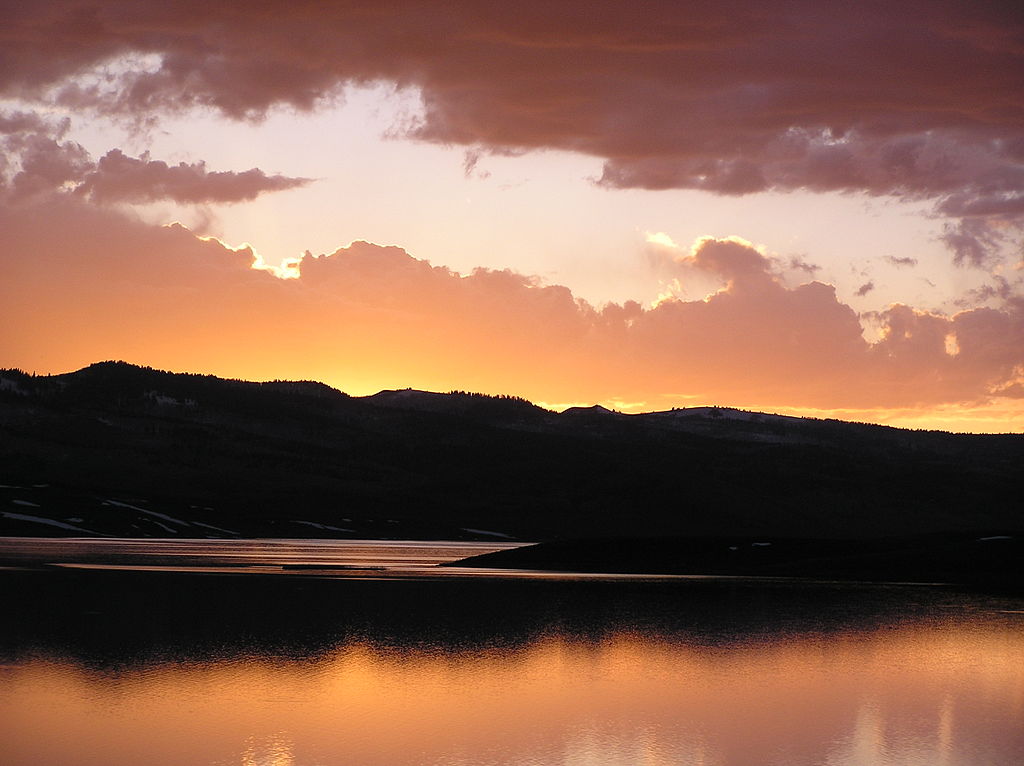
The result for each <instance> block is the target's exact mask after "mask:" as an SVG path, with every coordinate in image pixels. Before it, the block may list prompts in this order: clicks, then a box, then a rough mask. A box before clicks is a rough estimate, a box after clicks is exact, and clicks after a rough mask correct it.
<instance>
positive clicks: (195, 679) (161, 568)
mask: <svg viewBox="0 0 1024 766" xmlns="http://www.w3.org/2000/svg"><path fill="white" fill-rule="evenodd" d="M179 542H180V541H179ZM38 544H39V545H42V546H44V547H45V546H57V548H46V557H48V558H49V559H55V558H58V557H59V544H58V543H57V542H54V541H48V542H44V543H38ZM104 544H106V545H108V546H112V545H115V543H111V542H106V543H101V544H99V545H104ZM128 544H129V545H130V546H135V549H134V552H133V551H128V550H126V549H124V548H121V549H119V550H118V551H117V556H111V555H109V553H110V552H111V551H112V550H113V549H112V548H108V549H105V550H106V551H107V552H106V553H104V554H103V555H100V554H98V553H96V546H93V547H92V548H91V550H92V553H89V552H88V551H85V552H83V550H82V549H77V552H71V553H69V558H71V559H77V561H75V562H65V563H72V564H74V566H61V567H56V568H50V569H48V570H47V571H21V570H17V569H9V570H7V571H4V572H0V579H2V581H3V582H4V587H3V589H2V591H0V592H2V608H3V610H4V619H3V621H2V622H0V662H2V665H0V679H2V680H0V722H2V723H0V753H3V756H2V762H3V763H4V764H5V766H28V765H29V764H31V765H32V766H38V765H39V764H55V765H57V764H59V765H60V766H100V765H101V764H102V765H103V766H122V765H123V766H128V765H129V764H131V765H132V766H136V765H137V764H147V765H152V766H163V765H164V764H166V765H167V766H170V765H171V764H174V765H175V766H182V765H190V766H197V765H201V764H208V765H210V766H214V765H217V766H227V765H229V764H230V765H232V766H257V765H259V766H314V765H321V764H322V765H325V766H326V765H327V764H360V765H365V766H376V765H378V764H379V765H381V766H384V765H387V766H402V765H404V764H423V765H425V766H426V765H429V766H479V765H488V764H494V765H495V766H497V765H498V764H501V765H505V764H510V765H511V764H516V765H517V766H519V765H524V766H525V765H529V766H533V765H536V766H546V765H547V764H559V765H565V766H612V765H615V766H619V765H621V766H638V765H649V766H666V765H668V764H673V765H674V764H680V765H684V764H685V765H688V766H697V765H698V764H700V765H703V766H766V765H776V764H777V765H778V766H800V765H802V764H807V765H808V766H811V765H812V764H813V765H814V766H818V765H821V764H828V765H830V766H896V765H897V764H898V765H899V766H906V765H908V764H920V765H921V766H980V765H982V764H986V765H989V764H992V765H996V766H1002V765H1004V764H1005V765H1006V766H1011V765H1013V764H1019V763H1024V726H1022V724H1021V722H1022V721H1024V600H1022V599H1020V598H1013V597H998V596H985V595H978V594H971V593H966V592H960V591H957V590H954V589H948V588H937V587H930V588H926V587H905V586H904V587H892V586H888V587H887V586H858V585H835V584H833V585H828V584H816V585H815V584H811V585H809V584H800V583H757V582H753V581H742V580H726V579H705V580H701V579H687V578H664V579H644V578H601V577H595V576H589V577H586V578H576V577H573V576H571V575H559V576H551V577H522V578H518V577H515V576H514V575H512V574H511V573H501V576H497V575H494V576H490V577H488V576H486V575H483V576H459V575H458V573H457V572H456V574H446V575H443V576H436V577H434V576H429V575H425V576H420V570H421V569H422V570H430V569H432V565H431V564H429V563H425V559H426V558H428V556H427V555H426V554H424V553H423V551H422V550H421V549H419V548H416V546H417V545H419V544H405V543H397V546H398V548H399V549H400V552H399V553H395V552H394V547H392V548H390V549H388V550H387V551H384V550H380V551H373V550H371V549H372V548H373V545H372V544H369V543H359V545H361V546H364V548H363V550H362V551H361V553H360V556H361V558H360V559H359V562H360V563H359V564H358V566H361V567H363V568H362V569H359V570H344V569H341V570H336V571H331V570H330V569H329V567H333V566H354V565H353V564H351V558H346V556H348V555H349V554H348V553H339V550H340V549H338V548H331V546H330V545H329V544H326V543H325V544H319V543H315V542H311V541H302V542H296V543H290V542H289V541H278V543H277V544H276V545H275V544H267V543H266V542H265V541H258V542H255V541H253V542H252V543H251V548H252V549H251V550H246V551H245V555H244V556H240V557H239V558H238V559H229V560H226V561H225V560H218V561H214V560H213V559H212V558H211V557H210V556H205V557H204V556H203V555H200V554H201V553H202V552H203V551H204V550H205V551H206V552H207V553H209V550H210V549H208V548H203V546H199V545H198V541H197V546H193V547H191V548H189V550H188V551H187V552H186V553H183V554H182V555H185V556H188V557H191V558H188V559H187V561H181V560H177V561H176V560H175V555H174V554H173V552H172V551H169V549H167V548H160V546H159V544H154V543H151V542H147V541H129V543H128ZM216 545H221V546H223V545H228V546H229V548H228V551H227V552H228V553H230V552H231V551H232V550H234V551H236V552H239V553H241V552H242V551H243V549H242V548H230V545H231V544H226V543H224V542H217V543H216ZM337 545H340V543H337ZM367 545H369V549H367V548H365V546H367ZM386 545H390V546H395V545H396V544H395V543H388V544H386ZM458 545H464V544H462V543H459V544H458ZM154 546H155V547H154ZM295 546H298V547H295ZM302 546H313V548H312V553H317V552H318V556H319V557H314V560H308V559H309V555H311V552H310V550H306V552H305V553H304V554H302V555H298V553H297V551H299V550H300V549H302ZM86 547H89V546H86ZM470 547H471V548H474V549H475V546H472V545H471V546H470ZM487 547H488V548H489V549H492V550H493V549H495V546H489V545H488V546H487ZM497 547H501V546H500V545H498V546H497ZM147 548H148V549H149V550H150V553H149V554H148V555H147V553H146V549H147ZM261 549H262V550H264V551H265V550H267V549H270V550H271V551H272V552H271V553H265V554H258V551H259V550H261ZM328 549H329V550H328ZM69 550H70V549H69ZM389 551H390V552H389ZM5 553H6V557H7V560H8V563H10V558H11V556H12V554H11V546H8V548H7V549H6V551H5ZM223 553H224V551H221V552H220V553H219V554H218V555H221V554H223ZM293 553H295V554H296V556H295V557H290V556H291V554H293ZM350 553H351V551H350ZM392 553H394V555H397V556H399V559H401V558H402V557H405V559H404V561H402V560H399V561H398V562H397V563H396V560H395V559H394V558H389V556H391V554H392ZM450 553H451V549H449V548H447V547H446V546H445V545H443V544H441V545H439V547H438V550H437V551H435V553H434V554H431V555H432V558H430V560H431V561H434V560H438V559H439V560H448V559H449V554H450ZM284 554H287V555H286V556H284V557H283V558H282V556H283V555H284ZM211 555H212V554H211ZM133 556H134V557H135V558H132V557H133ZM154 556H163V557H164V558H163V559H161V563H154V561H156V560H157V559H155V558H154ZM253 556H255V558H253ZM126 557H127V558H126ZM83 558H84V559H88V560H86V561H83V560H82V559H83ZM111 558H114V559H117V561H116V562H114V563H111V562H109V561H106V562H105V559H111ZM282 561H285V563H292V564H297V565H299V566H300V568H299V569H295V570H287V569H282V568H281V566H282ZM346 561H347V562H349V563H345V562H346ZM389 561H390V562H391V563H388V562H389ZM274 562H276V563H274ZM51 563H56V562H51ZM306 565H313V566H312V567H311V568H307V567H306ZM110 566H113V567H120V568H118V569H111V568H109V567H110ZM321 566H326V567H328V569H322V568H321ZM378 566H380V567H383V568H382V569H379V570H375V569H370V568H368V567H378ZM275 567H277V568H276V569H275ZM126 568H127V569H126ZM395 570H403V571H402V572H396V571H395Z"/></svg>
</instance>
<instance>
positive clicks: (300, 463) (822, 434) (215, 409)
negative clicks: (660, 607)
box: [0, 362, 1024, 540]
mask: <svg viewBox="0 0 1024 766" xmlns="http://www.w3.org/2000/svg"><path fill="white" fill-rule="evenodd" d="M0 436H2V437H3V438H2V441H0V459H2V462H0V484H2V485H5V486H4V487H0V513H2V514H3V515H2V516H0V534H14V535H19V534H97V535H115V536H147V535H150V536H187V535H192V536H205V535H207V534H208V535H210V536H255V537H267V536H277V537H288V536H293V537H300V536H314V535H316V536H350V537H371V538H372V537H381V538H392V539H393V538H398V537H411V538H419V539H431V538H442V537H443V538H449V539H480V538H481V536H486V535H489V534H494V533H497V534H502V535H508V536H510V537H512V538H516V539H527V540H531V539H564V538H569V537H578V536H581V535H582V536H588V535H592V536H620V535H632V536H636V535H641V536H644V535H706V534H733V533H748V534H767V533H771V534H776V535H794V534H800V533H807V534H815V535H821V536H828V537H836V536H839V537H851V536H852V537H863V536H870V535H877V534H903V533H916V532H919V531H926V532H930V531H936V530H937V531H944V530H950V529H984V530H1005V529H1024V522H1022V520H1021V518H1020V517H1021V511H1020V501H1019V489H1018V484H1019V475H1020V473H1021V468H1022V467H1024V436H1021V435H1013V434H1010V435H978V434H950V433H946V432H941V431H909V430H906V429H898V428H893V427H889V426H877V425H870V424H856V423H844V422H842V421H833V420H816V419H801V418H792V417H789V416H778V415H770V414H767V413H747V412H744V411H741V410H734V409H731V408H724V407H709V408H694V409H693V410H692V411H691V410H690V409H683V410H668V411H662V412H653V413H643V414H636V415H624V414H621V413H614V412H611V411H609V410H606V409H605V408H603V407H598V406H595V407H590V408H570V409H569V410H567V411H565V412H562V413H556V412H552V411H550V410H546V409H544V408H542V407H539V406H537V405H535V404H532V403H530V402H528V401H526V400H525V399H521V398H518V397H509V396H505V397H500V396H499V397H495V396H489V395H484V394H471V393H467V392H463V391H453V392H449V393H435V392H420V391H415V390H412V389H406V390H398V391H385V392H380V393H378V394H375V395H372V396H368V397H353V396H349V395H348V394H345V393H343V392H341V391H338V390H337V389H334V388H332V387H330V386H326V385H324V384H322V383H317V382H315V381H270V382H265V383H254V382H249V381H238V380H225V379H221V378H217V377H215V376H212V375H198V374H192V373H170V372H164V371H160V370H154V369H152V368H146V367H138V366H136V365H130V364H127V363H124V362H102V363H97V364H94V365H90V366H88V367H86V368H83V369H82V370H78V371H76V372H72V373H65V374H63V375H54V376H31V375H28V374H26V373H24V372H21V371H17V370H0ZM43 484H45V485H48V487H37V486H34V485H43ZM124 506H129V507H128V508H126V507H124ZM132 507H134V508H135V509H136V510H134V511H133V510H131V508H132ZM161 515H162V516H161ZM162 517H167V518H162ZM168 518H169V519H171V520H172V521H168ZM76 520H77V521H76ZM173 520H177V521H179V522H181V523H180V524H179V523H176V522H175V521H173Z"/></svg>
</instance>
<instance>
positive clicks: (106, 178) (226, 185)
mask: <svg viewBox="0 0 1024 766" xmlns="http://www.w3.org/2000/svg"><path fill="white" fill-rule="evenodd" d="M66 130H67V125H66V123H60V124H58V125H53V124H51V123H49V122H47V121H46V120H44V119H42V118H41V117H39V116H38V115H35V114H32V113H27V112H16V113H3V112H0V147H3V149H4V151H5V162H6V165H5V166H0V191H2V189H3V186H4V185H6V186H7V196H8V198H9V200H13V201H18V200H25V199H29V198H32V197H36V196H39V195H46V194H54V193H61V192H70V193H75V194H79V195H82V196H84V197H87V198H88V199H90V200H92V201H94V202H98V203H112V202H132V203H140V202H142V203H144V202H154V201H158V200H172V201H174V202H179V203H182V204H213V203H233V202H243V201H247V200H252V199H255V198H256V197H257V196H259V195H261V194H265V193H267V192H275V191H283V190H286V189H294V188H298V187H301V186H305V185H306V184H308V183H310V182H311V179H308V178H290V177H287V176H282V175H267V174H266V173H264V172H263V171H262V170H260V169H259V168H253V169H251V170H246V171H244V172H241V173H235V172H216V171H209V170H207V169H206V163H204V162H202V161H200V162H194V163H191V164H189V163H184V162H181V163H179V164H177V165H168V164H167V163H165V162H162V161H160V160H153V159H150V157H149V154H148V153H143V155H142V156H141V157H139V158H135V157H129V156H128V155H126V154H124V152H122V151H121V150H120V149H112V150H111V151H109V152H107V153H106V154H105V155H104V156H103V157H101V158H100V159H99V162H93V160H92V158H91V157H90V155H89V153H88V152H87V151H86V150H85V149H84V148H83V147H82V146H80V145H79V144H77V143H75V142H73V141H63V140H61V139H62V138H63V134H64V132H65V131H66ZM4 176H8V177H9V181H7V183H6V184H3V179H4Z"/></svg>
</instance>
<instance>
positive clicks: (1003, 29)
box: [0, 0, 1024, 264]
mask: <svg viewBox="0 0 1024 766" xmlns="http://www.w3.org/2000/svg"><path fill="white" fill-rule="evenodd" d="M2 8H3V17H4V19H5V24H4V32H3V41H4V45H3V46H2V52H0V94H3V95H7V96H15V97H27V98H31V97H35V98H47V99H51V100H53V99H55V100H57V101H60V102H62V103H64V104H67V105H70V106H72V107H75V108H89V107H98V108H102V109H103V110H105V111H106V112H110V111H115V112H121V113H125V114H134V115H140V114H152V113H155V112H158V111H160V110H175V109H186V108H191V107H196V106H200V107H211V108H215V109H218V110H220V111H221V112H223V113H224V114H227V115H230V116H232V117H236V118H240V119H245V118H258V117H260V116H261V115H263V114H265V113H266V111H267V110H268V109H269V108H272V107H273V106H274V105H277V104H287V105H290V106H292V107H296V108H299V109H311V108H314V107H315V106H316V105H317V104H319V103H322V102H324V101H325V100H329V99H331V98H332V97H334V96H335V95H336V94H337V93H338V92H339V88H340V87H341V86H342V84H343V83H346V82H359V83H366V82H371V81H377V80H387V81H391V82H394V83H397V84H398V85H400V86H415V87H418V88H419V89H421V92H422V95H423V103H424V109H425V111H424V114H423V119H422V120H421V121H420V122H419V123H418V124H416V125H414V126H413V127H412V128H411V129H410V133H411V134H412V135H415V136H416V137H418V138H421V139H423V140H430V141H439V142H445V143H457V144H463V145H466V146H467V147H471V148H472V150H473V151H478V150H480V149H487V150H509V149H529V148H557V149H565V150H570V151H579V152H585V153H588V154H591V155H593V156H597V157H601V158H604V159H605V160H606V163H605V167H604V171H603V175H602V178H601V183H603V184H605V185H607V186H612V187H642V188H649V189H662V188H690V189H702V190H706V191H708V192H712V193H715V194H729V195H740V194H749V193H752V192H758V191H764V190H776V191H786V190H791V189H809V190H814V191H826V190H827V191H844V192H861V193H867V194H872V195H892V196H895V197H898V198H900V199H912V200H921V199H930V200H934V201H935V202H936V208H935V212H936V214H937V215H939V216H944V217H947V218H953V219H956V220H957V221H962V222H963V224H953V228H952V229H951V230H950V232H949V233H948V236H947V242H948V243H949V245H950V247H951V248H953V250H954V252H955V253H956V257H957V260H958V262H960V263H964V264H984V263H987V262H989V261H990V260H991V259H992V257H993V250H994V249H995V248H998V247H999V246H1000V245H1001V242H1000V241H999V240H998V238H996V237H993V236H992V235H991V234H990V233H984V232H982V231H981V229H980V228H979V227H980V226H981V225H982V224H984V225H986V226H988V227H989V228H990V229H991V228H992V227H993V226H1005V225H1006V224H1007V223H1011V224H1014V225H1015V224H1016V223H1018V222H1019V221H1020V220H1021V217H1022V215H1024V212H1022V205H1024V203H1022V199H1024V125H1022V122H1021V115H1022V113H1024V96H1022V94H1024V79H1022V75H1021V72H1024V52H1022V49H1021V47H1020V40H1021V37H1022V34H1024V13H1022V12H1021V10H1020V7H1019V3H1011V2H998V1H993V2H977V1H975V0H971V1H970V2H968V1H967V0H949V1H948V2H941V3H936V2H933V1H932V0H910V1H909V2H904V3H891V2H887V3H882V2H873V1H871V0H869V1H868V2H867V3H857V4H830V5H829V7H828V9H827V12H824V11H823V10H822V6H821V4H820V2H818V1H817V0H783V1H781V2H771V3H764V2H751V1H749V0H748V1H746V2H744V1H742V0H715V1H714V2H710V1H704V0H700V1H698V2H688V3H683V4H681V3H678V2H674V1H669V0H665V1H664V2H656V3H644V4H639V5H629V4H624V3H615V4H601V5H600V6H596V5H595V4H594V3H592V2H583V0H566V1H565V2H560V3H558V8H557V9H552V7H551V4H550V3H530V2H527V3H518V4H515V5H510V4H508V3H506V2H498V1H497V0H482V1H480V0H456V1H455V2H451V3H445V4H443V5H441V6H438V5H429V6H425V5H424V4H422V3H419V2H413V1H412V0H389V1H388V2H381V3H374V4H370V5H366V4H361V3H356V4H323V3H313V2H306V0H300V1H299V2H298V3H296V2H288V3H285V2H282V1H281V0H270V1H269V2H264V3H260V4H258V5H256V6H253V5H252V4H251V3H241V2H239V1H238V0H226V2H219V3H197V2H180V3H164V2H155V0H131V2H128V0H103V2H100V0H38V1H37V2H33V3H18V2H13V1H12V0H8V1H7V2H4V3H3V5H2ZM129 55H133V56H135V57H141V59H144V60H145V61H146V62H148V63H147V64H146V65H145V66H127V65H125V64H123V63H121V64H119V63H118V62H119V61H124V60H126V59H124V58H121V59H119V58H118V57H125V56H129ZM470 164H471V163H470ZM979 222H980V223H979Z"/></svg>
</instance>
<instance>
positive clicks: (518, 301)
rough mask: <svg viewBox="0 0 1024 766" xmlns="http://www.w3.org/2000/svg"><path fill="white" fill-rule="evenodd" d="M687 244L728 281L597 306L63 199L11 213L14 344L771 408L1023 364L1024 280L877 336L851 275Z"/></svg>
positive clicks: (44, 356)
mask: <svg viewBox="0 0 1024 766" xmlns="http://www.w3.org/2000/svg"><path fill="white" fill-rule="evenodd" d="M55 221H56V222H59V223H58V224H57V225H55V223H54V222H55ZM684 258H685V259H686V261H687V268H689V269H693V270H696V271H699V272H701V273H702V274H704V275H705V277H707V278H713V279H715V280H717V282H718V283H719V284H720V285H721V287H720V289H719V290H718V291H717V292H714V293H713V294H712V295H710V296H708V297H707V298H705V299H703V300H679V299H668V300H665V301H662V302H661V303H659V304H658V305H657V306H656V307H653V308H643V307H642V306H640V305H639V304H637V303H634V302H630V303H627V304H625V305H618V304H611V305H608V306H606V307H603V308H600V309H598V308H595V307H594V306H591V305H589V304H587V303H586V302H584V301H581V300H579V299H577V298H575V297H574V296H573V295H572V293H571V292H570V291H569V290H568V289H566V288H565V287H560V286H557V285H545V284H542V283H541V282H539V281H538V280H537V279H535V278H531V277H527V276H524V275H521V274H517V273H515V272H512V271H494V270H488V269H478V270H476V271H474V272H472V273H471V274H468V275H460V274H457V273H454V272H452V271H450V270H448V269H446V268H443V267H438V266H433V265H431V264H429V263H427V262H425V261H421V260H418V259H416V258H414V257H412V256H410V255H409V254H408V253H406V252H405V251H404V250H402V249H400V248H397V247H380V246H377V245H372V244H368V243H365V242H357V243H354V244H352V245H351V246H349V247H346V248H341V249H339V250H337V251H335V252H334V253H331V254H329V255H321V256H314V255H311V254H306V255H305V256H304V257H303V258H302V260H301V262H300V263H299V264H298V266H297V270H298V273H299V276H298V277H297V278H295V279H289V280H282V279H278V278H276V277H274V276H273V275H271V274H270V273H268V272H266V271H263V270H259V269H254V268H252V267H253V265H254V263H255V255H254V254H253V253H252V251H250V250H248V249H237V250H236V249H231V248H230V247H227V246H226V245H224V244H222V243H220V242H218V241H216V240H204V239H201V238H198V237H196V236H195V235H193V234H192V233H191V232H189V231H188V230H187V229H184V228H183V227H181V226H170V227H154V226H149V225H146V224H143V223H140V222H138V221H135V220H133V219H131V218H128V217H126V216H125V215H122V214H119V213H116V212H115V211H114V210H112V209H107V208H99V207H95V206H91V205H86V204H83V202H82V201H81V200H79V199H76V198H74V197H71V196H64V197H59V198H48V199H46V200H43V201H40V202H37V203H34V204H26V205H24V206H22V207H21V208H19V209H18V210H17V211H15V210H13V209H12V208H7V209H5V210H0V267H2V269H3V273H4V275H5V279H4V280H3V281H0V302H2V303H3V305H4V307H5V322H4V331H3V334H2V336H0V352H2V356H3V358H4V359H5V363H7V364H15V365H19V366H22V367H27V368H29V369H35V370H43V369H50V370H60V369H68V368H71V367H75V366H76V365H84V364H87V363H89V362H92V361H95V360H96V359H102V358H108V357H115V358H129V359H132V360H136V361H140V362H143V363H147V364H154V365H157V366H161V367H168V368H174V369H184V370H204V371H209V372H214V373H218V374H222V375H229V376H235V377H255V378H260V377H263V378H275V377H276V378H279V377H294V378H319V379H326V380H329V381H331V382H332V383H334V384H335V385H338V386H340V387H342V388H350V389H351V388H359V387H362V386H375V387H378V388H382V387H395V386H407V385H411V386H416V387H423V388H433V389H435V390H447V389H451V388H471V389H475V390H485V391H491V392H495V393H501V392H504V393H516V394H521V395H524V396H528V397H531V398H534V399H538V400H542V401H579V400H580V399H588V400H592V401H602V400H603V401H612V400H620V401H633V402H637V401H645V402H666V401H669V400H671V397H672V396H678V395H683V394H685V395H687V396H693V397H698V398H699V399H700V400H702V401H707V402H719V403H725V402H728V403H735V404H740V405H744V406H750V407H765V408H772V407H782V406H793V407H796V406H800V407H819V408H828V407H832V408H835V407H847V408H868V407H911V408H912V407H931V406H938V405H943V404H954V403H964V402H980V401H985V400H987V399H988V398H989V397H991V396H993V395H995V394H999V393H1000V392H1004V391H1009V392H1013V391H1016V388H1014V386H1016V385H1017V384H1018V383H1019V382H1020V380H1021V370H1022V369H1024V302H1022V301H1019V300H1016V299H1013V298H1012V297H1011V298H1010V299H1009V300H1008V301H1007V302H1006V304H1005V305H1004V306H1003V307H1002V308H1000V309H993V308H975V309H971V310H967V311H962V312H960V313H958V314H956V315H954V316H945V315H939V314H934V313H930V312H925V311H920V310H918V309H914V308H912V307H909V306H903V305H896V306H892V307H890V308H889V309H886V310H885V311H882V312H879V313H878V314H877V316H876V317H875V319H876V321H877V323H878V324H879V325H880V327H881V338H880V340H879V341H878V342H876V343H869V342H867V341H866V340H865V339H864V337H863V334H862V326H861V324H860V320H859V318H858V315H857V313H856V312H854V310H853V309H852V308H851V307H850V306H848V305H846V304H845V303H843V302H842V301H841V300H839V298H838V297H837V295H836V291H835V289H834V288H833V287H832V286H831V285H827V284H824V283H821V282H818V281H811V282H808V283H806V284H802V285H800V286H798V287H793V288H790V287H787V286H786V285H785V284H784V283H783V281H782V280H781V278H780V277H778V276H777V275H776V274H775V273H774V272H773V269H774V266H775V264H774V263H773V262H772V260H771V259H770V258H768V257H767V256H765V255H763V254H761V253H759V252H758V251H757V250H756V249H754V248H753V247H751V246H750V245H749V243H746V242H744V241H742V240H740V239H738V238H732V239H715V238H710V237H708V238H703V239H701V240H699V241H698V242H697V243H695V245H694V247H693V248H692V249H691V250H690V252H689V254H688V255H685V256H684ZM200 338H201V339H202V342H197V339H200ZM689 401H692V399H691V400H689Z"/></svg>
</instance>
